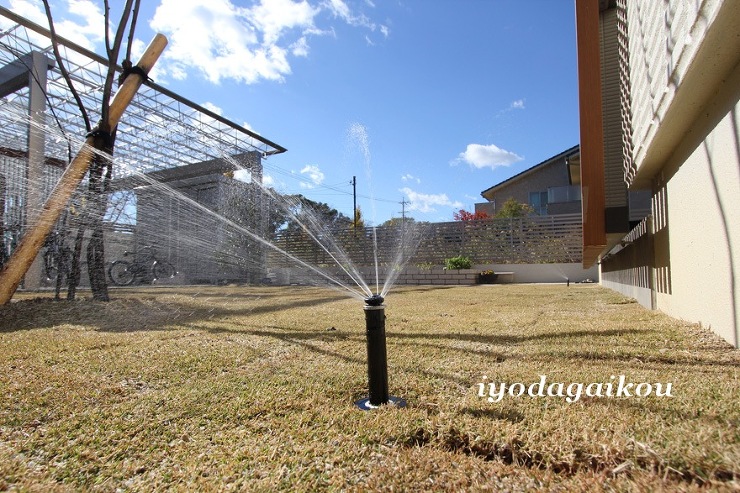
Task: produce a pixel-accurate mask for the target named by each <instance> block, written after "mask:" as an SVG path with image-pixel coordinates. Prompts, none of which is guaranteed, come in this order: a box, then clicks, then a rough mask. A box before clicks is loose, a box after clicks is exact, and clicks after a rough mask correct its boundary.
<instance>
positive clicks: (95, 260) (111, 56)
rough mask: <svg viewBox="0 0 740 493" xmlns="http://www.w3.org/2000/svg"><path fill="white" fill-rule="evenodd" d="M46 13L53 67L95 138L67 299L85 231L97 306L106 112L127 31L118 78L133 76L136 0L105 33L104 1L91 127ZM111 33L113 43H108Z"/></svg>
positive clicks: (106, 176)
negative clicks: (96, 117)
mask: <svg viewBox="0 0 740 493" xmlns="http://www.w3.org/2000/svg"><path fill="white" fill-rule="evenodd" d="M43 3H44V10H45V11H46V17H47V20H48V22H49V31H50V33H51V43H52V47H53V51H54V57H55V59H56V62H57V67H59V70H60V72H61V73H62V76H63V77H64V80H65V81H66V83H67V86H68V88H69V90H70V92H71V93H72V95H73V96H74V99H75V101H76V102H77V107H78V109H79V110H80V116H81V118H82V119H83V121H84V123H85V128H86V129H87V131H88V132H89V133H88V135H91V136H93V137H94V148H95V149H96V151H98V152H96V154H95V158H94V159H93V162H92V163H91V165H90V168H89V170H88V182H87V183H88V186H87V191H86V193H85V197H84V200H83V201H82V203H84V204H85V207H84V210H83V211H82V212H81V217H80V221H79V228H78V230H77V237H76V239H75V245H74V255H73V259H72V272H71V275H70V278H69V287H68V291H67V298H70V299H73V298H74V297H75V292H76V288H77V286H78V284H79V281H80V255H81V253H82V243H83V239H84V235H85V231H86V230H88V229H89V230H90V231H91V236H90V240H89V241H88V245H87V264H88V274H89V278H90V287H91V289H92V293H93V299H95V300H99V301H108V299H109V296H108V284H107V281H106V277H105V250H104V241H103V240H104V239H103V217H104V215H105V212H106V209H107V203H108V193H109V191H110V180H111V176H112V171H113V170H112V168H113V161H112V155H113V147H114V145H115V139H116V128H109V124H108V121H109V112H110V102H111V96H112V94H113V84H114V82H116V80H115V75H116V68H117V63H118V57H119V54H120V52H121V47H122V45H123V41H124V35H125V34H126V32H127V31H128V42H127V47H126V55H125V58H124V60H123V61H122V63H121V65H122V66H123V68H124V72H123V74H122V75H121V77H120V78H119V80H118V82H119V83H121V82H123V80H124V79H125V78H126V77H127V76H128V75H129V74H130V73H131V68H132V65H133V64H132V62H131V49H132V45H133V41H134V32H135V30H136V19H137V17H138V13H139V4H140V0H125V2H124V5H123V7H122V10H121V17H120V20H119V22H118V25H117V27H116V30H115V31H112V30H111V29H109V26H111V16H110V5H109V2H108V0H103V9H104V19H105V26H104V29H105V49H106V55H107V58H108V69H107V72H106V75H105V81H104V83H103V87H102V98H101V101H102V102H101V107H100V115H101V118H100V121H99V122H98V123H97V125H96V126H95V127H94V128H93V126H92V124H91V121H90V117H89V116H88V111H87V108H86V107H85V105H84V104H83V101H82V99H81V97H80V95H79V93H78V92H77V90H76V89H75V85H74V82H73V80H72V77H71V76H70V74H69V72H68V70H67V68H66V65H65V63H64V59H63V58H62V56H61V53H60V51H59V43H58V37H57V34H56V29H55V25H54V19H53V15H52V12H51V6H50V3H49V0H44V2H43ZM111 34H113V39H112V40H111V37H110V36H111Z"/></svg>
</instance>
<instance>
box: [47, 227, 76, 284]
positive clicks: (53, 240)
mask: <svg viewBox="0 0 740 493" xmlns="http://www.w3.org/2000/svg"><path fill="white" fill-rule="evenodd" d="M45 246H46V251H45V252H44V272H45V273H46V279H47V281H53V280H55V279H56V278H57V276H59V275H61V276H62V282H64V281H65V280H66V279H67V278H69V273H70V271H71V269H72V250H71V249H70V248H68V247H67V246H65V245H64V237H63V236H62V235H61V233H59V231H54V232H52V233H51V234H50V235H49V237H48V238H47V239H46V242H45Z"/></svg>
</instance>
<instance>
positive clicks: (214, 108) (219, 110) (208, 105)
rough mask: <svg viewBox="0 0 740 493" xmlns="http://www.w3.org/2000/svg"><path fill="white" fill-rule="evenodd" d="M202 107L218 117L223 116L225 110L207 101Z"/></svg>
mask: <svg viewBox="0 0 740 493" xmlns="http://www.w3.org/2000/svg"><path fill="white" fill-rule="evenodd" d="M201 106H202V107H204V108H205V109H207V110H210V111H211V112H213V113H215V114H217V115H218V116H221V115H223V113H224V110H223V109H222V108H221V107H219V106H216V105H215V104H213V103H211V102H208V101H206V102H205V103H203V104H201Z"/></svg>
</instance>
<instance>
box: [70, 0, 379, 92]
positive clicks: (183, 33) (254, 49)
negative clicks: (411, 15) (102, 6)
mask: <svg viewBox="0 0 740 493" xmlns="http://www.w3.org/2000/svg"><path fill="white" fill-rule="evenodd" d="M76 1H90V0H76ZM321 14H324V15H323V18H324V19H326V14H328V15H329V16H331V18H333V19H339V20H340V21H342V22H344V23H346V24H349V25H350V26H354V27H361V28H364V29H368V30H370V31H373V32H374V31H376V29H378V27H377V25H376V24H375V23H374V22H373V21H372V20H371V19H370V18H368V17H367V16H366V15H365V14H363V13H357V12H353V10H352V9H351V8H350V7H349V6H348V4H347V3H345V1H344V0H260V1H259V2H258V3H257V4H256V5H254V6H252V7H240V6H239V5H237V2H236V1H235V0H209V1H208V2H203V1H202V0H161V4H160V5H159V7H157V10H156V11H155V13H154V16H153V18H152V19H151V21H150V27H151V28H152V29H154V30H155V31H157V32H161V33H163V34H165V35H166V36H167V37H168V38H169V41H170V43H169V45H168V48H167V50H166V51H165V53H164V59H165V60H164V63H165V64H166V65H167V69H168V70H167V74H168V75H169V76H171V77H173V78H175V79H179V80H182V79H184V78H186V77H187V75H188V74H189V73H192V72H195V73H199V74H200V75H201V76H203V77H205V78H206V79H207V80H209V81H210V82H212V83H214V84H218V83H220V82H221V81H222V80H227V79H228V80H234V81H236V82H242V83H245V84H252V83H255V82H258V81H261V80H272V81H283V80H284V79H285V77H286V76H287V75H289V74H290V73H291V62H290V57H306V56H308V54H309V48H310V46H309V41H310V37H311V36H327V35H336V32H335V31H334V27H333V26H330V27H328V28H325V29H322V28H318V27H317V26H316V20H317V19H318V16H319V15H321ZM380 31H381V33H382V34H383V35H384V36H385V37H387V36H388V28H387V27H386V26H381V27H380Z"/></svg>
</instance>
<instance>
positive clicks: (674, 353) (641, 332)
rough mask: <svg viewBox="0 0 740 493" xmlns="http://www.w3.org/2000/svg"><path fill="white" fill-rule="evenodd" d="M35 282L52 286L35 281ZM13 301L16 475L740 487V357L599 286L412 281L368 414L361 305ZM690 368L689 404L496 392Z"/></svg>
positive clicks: (670, 376) (271, 296)
mask: <svg viewBox="0 0 740 493" xmlns="http://www.w3.org/2000/svg"><path fill="white" fill-rule="evenodd" d="M33 296H36V295H33ZM114 298H115V299H114V300H113V301H111V302H110V303H104V304H103V303H94V302H92V301H88V300H81V301H76V302H54V301H51V300H50V299H48V298H33V297H32V295H18V296H17V300H18V301H16V302H14V303H11V304H10V305H8V306H5V307H0V395H1V396H2V407H0V490H4V489H11V490H15V489H18V490H36V491H55V490H56V491H64V490H79V489H83V490H100V491H116V490H122V491H128V490H131V491H141V490H162V489H172V490H182V491H192V490H196V489H198V490H244V489H248V490H260V491H265V490H297V491H314V490H350V491H351V490H357V491H367V490H395V491H428V490H450V491H459V490H493V491H500V490H509V491H520V490H522V491H523V490H531V489H535V488H536V489H544V490H554V491H579V490H580V491H600V490H625V491H631V490H660V489H665V490H686V491H692V490H703V489H710V490H733V489H738V488H739V487H740V486H738V485H739V484H740V466H739V465H738V464H740V432H739V431H738V430H740V406H738V395H740V378H738V376H739V371H738V370H739V369H740V352H739V351H737V350H733V349H732V348H731V347H729V345H728V344H726V343H724V342H722V341H721V340H719V339H718V338H717V337H715V336H713V335H712V334H711V333H709V332H708V331H705V330H703V329H700V328H698V327H696V326H694V325H690V324H686V323H683V322H680V321H676V320H674V319H670V318H668V317H666V316H664V315H661V314H660V313H657V312H650V311H647V310H645V309H643V308H641V307H640V306H639V305H637V304H635V303H632V302H630V301H629V300H628V299H626V298H623V297H621V296H619V295H616V294H614V293H612V292H610V291H607V290H605V289H602V288H600V287H598V286H571V287H570V288H566V287H565V286H554V285H547V286H545V285H519V286H475V287H459V288H458V287H454V288H451V287H446V288H437V289H431V288H424V287H420V288H416V289H413V288H399V289H397V290H396V291H395V292H392V293H391V296H390V297H389V299H388V300H387V309H386V314H387V316H388V319H387V331H388V360H389V375H390V387H391V393H392V394H393V395H398V396H402V397H404V398H406V399H407V400H408V403H409V406H408V407H407V408H406V409H393V408H383V409H380V410H377V411H373V412H362V411H360V410H358V409H356V408H355V407H354V406H353V402H354V401H355V400H357V399H359V398H361V397H364V396H366V392H367V391H366V386H367V375H366V354H365V335H364V318H363V311H362V309H361V306H360V303H358V302H357V301H353V300H350V299H343V298H341V297H339V296H338V295H337V294H335V293H334V292H333V291H326V290H321V289H316V288H296V287H292V288H277V287H274V288H271V287H266V288H249V287H231V286H230V287H223V288H217V287H194V288H157V289H155V288H149V289H127V290H117V291H115V292H114ZM543 374H544V375H546V376H547V379H548V382H565V383H566V384H567V383H569V382H582V383H590V382H608V381H609V379H610V376H611V375H626V376H627V377H628V380H630V381H633V382H651V383H654V382H672V383H673V395H674V397H673V398H665V397H664V398H658V397H655V396H650V397H645V398H598V397H590V398H585V397H583V398H581V399H580V400H579V401H578V402H575V403H570V404H569V403H567V402H565V400H564V399H563V398H560V397H544V398H533V397H527V396H523V397H520V398H514V397H508V396H507V397H505V398H504V399H502V401H501V402H499V403H489V402H487V401H486V400H484V399H482V398H480V397H478V394H477V392H478V383H479V382H481V379H482V376H483V375H486V376H487V377H488V378H489V379H490V380H495V381H497V382H501V381H503V382H507V383H514V382H521V383H525V384H530V383H534V382H537V381H538V380H539V375H543Z"/></svg>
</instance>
